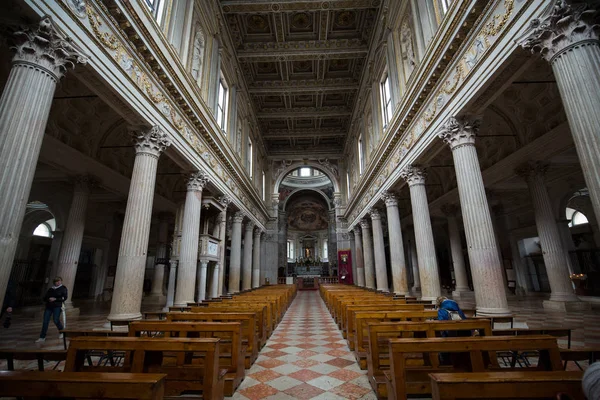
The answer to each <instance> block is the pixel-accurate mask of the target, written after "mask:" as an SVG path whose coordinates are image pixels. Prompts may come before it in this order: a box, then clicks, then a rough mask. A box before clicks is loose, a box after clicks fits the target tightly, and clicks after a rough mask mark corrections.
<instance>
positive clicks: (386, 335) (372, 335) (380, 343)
mask: <svg viewBox="0 0 600 400" xmlns="http://www.w3.org/2000/svg"><path fill="white" fill-rule="evenodd" d="M367 329H368V347H367V349H368V351H367V370H368V373H367V376H368V378H369V383H370V384H371V387H372V388H373V390H374V391H375V393H376V394H377V397H378V398H381V399H385V398H387V385H386V380H385V375H384V371H387V370H389V369H390V358H389V349H388V341H389V340H390V339H398V338H411V337H412V338H417V337H422V338H425V337H428V338H433V337H439V336H441V335H442V333H444V332H460V331H467V332H469V333H470V331H474V330H476V331H477V332H478V333H479V335H480V336H491V334H492V327H491V323H490V321H489V320H483V319H480V320H469V319H465V320H462V321H425V322H375V323H373V322H371V323H369V324H368V327H367ZM430 357H437V355H435V354H433V353H432V354H430ZM435 361H436V360H430V359H423V358H422V357H417V358H415V359H408V360H407V364H408V365H415V366H416V365H420V366H422V365H425V364H429V365H431V364H432V363H434V362H435Z"/></svg>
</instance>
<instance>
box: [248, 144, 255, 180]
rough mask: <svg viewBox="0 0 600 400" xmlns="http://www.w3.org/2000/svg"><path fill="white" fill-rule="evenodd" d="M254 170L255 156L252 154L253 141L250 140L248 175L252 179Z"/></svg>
mask: <svg viewBox="0 0 600 400" xmlns="http://www.w3.org/2000/svg"><path fill="white" fill-rule="evenodd" d="M253 168H254V155H253V154H252V139H250V138H248V173H249V174H250V178H252V169H253Z"/></svg>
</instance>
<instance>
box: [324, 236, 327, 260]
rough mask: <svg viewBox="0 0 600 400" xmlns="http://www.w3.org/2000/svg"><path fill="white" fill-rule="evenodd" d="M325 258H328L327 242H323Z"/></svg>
mask: <svg viewBox="0 0 600 400" xmlns="http://www.w3.org/2000/svg"><path fill="white" fill-rule="evenodd" d="M323 258H327V240H325V241H324V242H323Z"/></svg>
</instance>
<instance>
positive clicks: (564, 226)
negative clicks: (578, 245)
mask: <svg viewBox="0 0 600 400" xmlns="http://www.w3.org/2000/svg"><path fill="white" fill-rule="evenodd" d="M570 222H571V220H569V219H559V220H556V225H557V226H558V233H559V234H560V238H561V240H562V244H563V247H564V249H565V256H566V259H565V263H566V264H567V269H568V270H569V275H570V274H578V273H580V268H579V264H578V260H577V257H574V258H573V259H571V255H570V254H569V253H570V252H572V251H575V243H573V236H572V235H571V228H570V227H569V223H570Z"/></svg>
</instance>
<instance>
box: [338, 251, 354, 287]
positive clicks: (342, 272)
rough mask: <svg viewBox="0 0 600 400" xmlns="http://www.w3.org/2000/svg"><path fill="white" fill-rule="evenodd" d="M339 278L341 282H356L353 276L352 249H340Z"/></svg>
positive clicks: (347, 283) (351, 283) (349, 283)
mask: <svg viewBox="0 0 600 400" xmlns="http://www.w3.org/2000/svg"><path fill="white" fill-rule="evenodd" d="M338 278H339V281H340V283H344V284H346V285H353V284H354V277H353V276H352V252H351V251H350V249H347V250H338Z"/></svg>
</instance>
